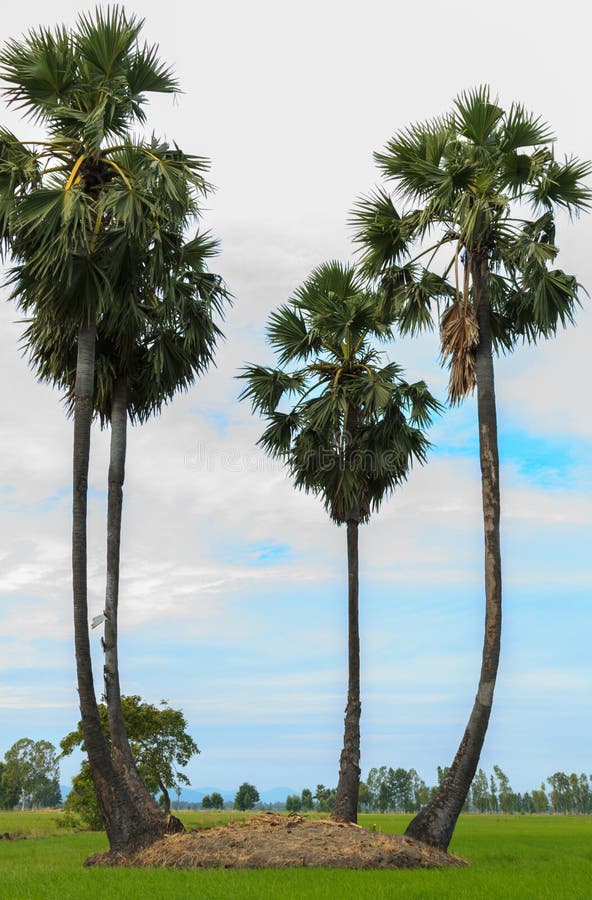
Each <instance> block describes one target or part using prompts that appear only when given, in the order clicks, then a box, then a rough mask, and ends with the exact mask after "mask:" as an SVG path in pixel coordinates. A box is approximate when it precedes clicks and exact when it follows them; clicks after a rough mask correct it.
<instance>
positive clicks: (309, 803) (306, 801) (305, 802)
mask: <svg viewBox="0 0 592 900" xmlns="http://www.w3.org/2000/svg"><path fill="white" fill-rule="evenodd" d="M300 802H301V804H302V809H303V810H304V811H305V812H310V810H311V809H312V807H313V799H312V791H311V790H310V788H304V789H303V791H302V794H301V797H300Z"/></svg>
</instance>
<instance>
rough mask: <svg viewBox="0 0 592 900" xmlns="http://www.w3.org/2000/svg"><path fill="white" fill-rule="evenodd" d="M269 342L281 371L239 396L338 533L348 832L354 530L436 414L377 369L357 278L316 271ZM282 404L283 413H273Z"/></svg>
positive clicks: (339, 808)
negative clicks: (343, 591)
mask: <svg viewBox="0 0 592 900" xmlns="http://www.w3.org/2000/svg"><path fill="white" fill-rule="evenodd" d="M268 337H269V341H270V343H271V344H272V346H273V347H274V349H275V350H276V352H277V355H278V362H279V365H280V367H282V366H286V364H293V365H294V366H296V367H297V368H295V369H294V370H293V371H287V370H286V369H285V368H277V369H273V368H266V367H263V366H255V365H249V366H246V367H245V368H244V370H243V372H242V374H241V376H240V377H241V378H243V379H245V380H246V382H247V385H246V387H245V389H244V390H243V392H242V394H241V398H246V399H248V400H250V401H251V404H252V407H253V409H254V410H256V411H258V412H260V413H261V414H262V415H263V416H264V417H265V418H266V420H267V423H268V424H267V428H266V429H265V431H264V433H263V435H262V436H261V438H260V440H259V443H260V444H261V446H262V447H263V448H264V449H265V450H266V451H267V452H268V453H269V454H270V455H272V456H274V457H277V458H280V459H283V460H284V461H285V462H286V464H287V467H288V471H289V473H290V475H291V477H292V478H293V479H294V483H295V485H296V486H297V487H298V488H301V489H303V490H305V491H307V492H311V493H313V494H315V495H317V496H319V497H320V498H321V499H322V501H323V504H324V506H325V509H326V510H327V512H328V513H329V515H330V517H331V519H332V520H333V521H334V522H336V523H337V524H338V525H341V524H345V525H346V529H347V565H348V691H347V706H346V710H345V727H344V738H343V750H342V752H341V758H340V765H339V783H338V786H337V794H336V799H335V808H334V812H333V818H334V819H336V820H337V821H342V822H356V821H357V808H358V792H359V784H360V712H361V703H360V639H359V623H358V592H359V582H358V530H359V526H360V524H363V523H365V522H367V521H368V520H369V518H370V515H371V513H372V512H373V511H376V510H378V508H379V507H380V505H381V503H382V501H383V500H384V498H385V497H386V496H387V495H388V494H389V493H390V492H391V491H392V490H394V488H395V487H396V486H397V485H399V484H401V482H403V481H404V480H405V479H406V478H407V475H408V473H409V470H410V468H411V465H412V463H413V461H414V460H417V461H419V462H423V461H424V460H425V457H426V451H427V448H428V446H429V445H428V441H427V439H426V437H425V435H424V433H423V431H422V428H424V427H425V426H426V425H428V424H429V422H430V417H431V414H432V413H433V412H435V411H436V410H438V409H439V404H438V403H437V401H436V400H434V398H433V397H432V396H431V394H430V393H429V392H428V390H427V388H426V385H425V383H424V382H423V381H420V382H417V383H415V384H408V383H407V382H406V381H404V380H403V378H402V373H401V369H400V368H399V366H397V365H396V364H395V363H386V364H382V359H381V356H382V354H380V353H379V352H378V351H377V350H376V349H375V347H374V346H373V341H384V340H388V339H389V338H390V337H391V330H390V327H389V325H388V321H387V318H386V316H385V313H384V310H383V309H382V308H381V306H380V305H377V302H376V296H375V295H374V294H373V293H372V292H370V291H368V290H367V289H365V288H364V286H363V282H362V280H361V279H360V277H359V276H358V275H357V273H356V272H355V270H354V269H353V268H351V267H348V266H342V265H341V264H339V263H337V262H331V263H326V264H324V265H321V266H320V267H319V268H317V269H315V270H314V271H313V272H312V274H311V275H310V277H309V278H308V279H307V280H306V281H305V282H304V284H303V285H302V287H300V288H299V289H298V290H297V292H296V294H295V296H294V298H293V299H292V300H291V301H290V302H289V303H288V304H287V305H284V306H282V307H280V309H279V310H278V311H277V312H275V313H272V315H271V317H270V320H269V326H268ZM286 404H287V405H288V406H291V409H289V411H284V409H282V408H281V407H285V405H286Z"/></svg>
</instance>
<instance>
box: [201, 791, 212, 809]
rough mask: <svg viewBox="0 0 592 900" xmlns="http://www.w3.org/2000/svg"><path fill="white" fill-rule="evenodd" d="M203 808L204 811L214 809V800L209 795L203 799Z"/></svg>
mask: <svg viewBox="0 0 592 900" xmlns="http://www.w3.org/2000/svg"><path fill="white" fill-rule="evenodd" d="M201 808H202V809H211V808H212V798H211V797H210V795H209V794H206V795H205V796H204V797H202V800H201Z"/></svg>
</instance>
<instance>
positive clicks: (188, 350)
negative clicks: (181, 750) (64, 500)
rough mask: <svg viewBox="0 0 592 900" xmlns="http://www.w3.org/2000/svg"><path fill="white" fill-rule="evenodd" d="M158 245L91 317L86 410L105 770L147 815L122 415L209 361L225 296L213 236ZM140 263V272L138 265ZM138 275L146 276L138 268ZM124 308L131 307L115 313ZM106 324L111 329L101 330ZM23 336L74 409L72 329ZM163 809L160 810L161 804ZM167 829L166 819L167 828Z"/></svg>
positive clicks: (137, 414)
mask: <svg viewBox="0 0 592 900" xmlns="http://www.w3.org/2000/svg"><path fill="white" fill-rule="evenodd" d="M162 231H163V234H164V235H165V236H166V241H165V243H166V246H167V253H166V255H165V258H164V259H163V265H161V266H160V268H159V282H160V283H157V282H156V280H155V277H154V273H153V272H152V271H151V261H152V259H151V258H152V253H151V251H146V250H145V249H144V254H143V255H142V253H141V252H140V251H141V248H135V252H133V253H130V254H129V255H130V264H129V265H128V266H127V267H126V268H125V270H124V272H125V277H122V278H121V279H120V281H119V282H118V283H117V285H112V288H113V290H114V292H115V293H116V295H117V304H116V310H117V311H119V312H115V313H113V314H112V315H106V316H104V317H103V318H102V319H101V320H99V321H98V323H97V342H96V353H95V368H96V378H95V389H94V401H93V402H94V409H95V414H96V416H97V418H99V420H100V422H101V424H102V425H103V426H105V425H107V424H109V425H110V427H111V451H110V464H109V476H108V503H107V589H106V598H105V639H104V641H103V648H104V654H105V666H104V672H105V699H106V708H107V714H108V721H109V730H110V736H111V740H110V745H111V750H112V757H113V763H114V767H115V770H116V771H117V772H118V773H119V774H121V776H122V777H123V779H124V781H125V783H126V785H127V787H128V789H129V791H130V793H131V795H132V797H133V799H134V801H135V802H136V804H137V805H139V806H140V807H141V808H142V809H144V810H146V814H147V815H150V814H151V815H152V816H154V815H155V814H156V815H157V816H160V809H159V808H158V807H157V806H156V804H155V802H154V800H153V798H152V796H151V795H150V794H149V793H148V791H147V790H146V788H145V786H144V784H143V782H142V780H141V778H140V776H139V775H138V772H137V769H136V765H135V761H134V757H133V754H132V751H131V749H130V744H129V741H128V739H127V733H126V727H125V720H124V714H123V708H122V703H121V689H120V678H119V663H118V646H117V634H118V624H117V623H118V605H119V604H118V600H119V564H120V543H121V518H122V503H123V482H124V477H125V457H126V443H127V436H126V435H127V423H128V420H129V421H131V422H132V424H133V423H143V422H145V421H146V420H147V419H148V417H149V416H150V415H153V414H155V413H158V412H159V411H160V409H161V408H162V405H163V404H164V403H167V402H168V401H169V400H171V399H172V397H173V396H174V395H175V393H177V392H178V391H180V390H187V389H188V388H189V387H191V385H192V384H193V383H194V381H195V378H196V377H197V376H198V375H200V374H201V373H203V372H204V371H205V370H206V369H207V367H208V365H209V363H210V362H211V361H212V358H213V353H214V349H215V346H216V341H217V339H218V338H219V337H220V335H221V332H220V329H219V328H218V326H217V324H216V323H215V321H214V318H215V316H222V313H223V301H224V299H225V298H226V297H227V292H226V289H225V287H224V285H223V283H222V281H221V279H220V278H219V277H218V276H216V275H214V274H213V273H210V272H208V271H207V269H206V267H205V261H206V259H207V258H208V257H209V256H211V255H213V254H214V253H215V252H216V242H215V241H212V240H211V239H210V238H208V236H207V235H199V234H198V235H197V236H196V237H195V238H194V239H193V240H192V241H190V242H186V243H184V242H183V240H182V235H180V234H179V233H176V232H175V230H174V229H171V228H169V229H168V230H167V231H166V232H164V229H163V230H162ZM148 265H150V269H149V271H148V273H147V271H146V269H147V266H148ZM147 274H148V275H149V276H150V277H147ZM128 307H129V308H130V309H132V310H133V311H134V313H135V314H134V315H133V316H131V315H127V316H123V317H122V316H121V314H120V313H121V310H122V309H126V308H128ZM109 329H111V333H109ZM24 343H25V346H26V347H27V349H28V351H29V355H30V358H31V362H32V364H33V367H34V369H35V370H36V372H37V374H38V376H39V377H40V379H42V380H45V381H49V382H51V383H52V384H54V385H55V386H57V387H58V388H60V389H61V390H63V391H65V399H66V405H67V409H68V412H69V414H72V413H73V411H74V405H73V403H74V395H75V380H76V329H75V327H73V326H72V325H69V326H66V327H64V326H62V327H60V325H59V323H48V321H47V319H46V318H40V319H34V320H33V321H32V322H31V323H30V324H29V326H28V328H27V330H26V332H25V334H24ZM167 811H168V810H167ZM169 830H170V828H169Z"/></svg>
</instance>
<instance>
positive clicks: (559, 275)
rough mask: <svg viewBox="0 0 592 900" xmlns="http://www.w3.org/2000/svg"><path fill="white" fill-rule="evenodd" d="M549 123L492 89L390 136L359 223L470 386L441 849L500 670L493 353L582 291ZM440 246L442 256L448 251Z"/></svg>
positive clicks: (567, 172) (425, 827) (561, 313)
mask: <svg viewBox="0 0 592 900" xmlns="http://www.w3.org/2000/svg"><path fill="white" fill-rule="evenodd" d="M553 140H554V138H553V135H552V133H551V131H550V129H549V127H548V126H547V125H546V124H545V123H544V122H543V121H541V119H540V118H537V117H535V116H533V115H531V114H530V113H528V112H526V111H525V109H524V108H523V107H522V106H521V105H519V104H513V105H512V106H511V107H510V109H509V111H505V110H503V109H502V108H501V107H500V106H499V105H498V103H497V101H496V100H495V99H492V98H491V96H490V92H489V89H488V88H487V87H481V88H478V89H476V90H472V91H469V92H467V93H464V94H462V95H460V97H458V99H457V100H456V101H455V103H454V107H453V110H452V112H451V113H449V114H448V115H445V116H443V117H440V118H435V119H432V120H430V121H428V122H425V123H421V124H417V125H412V126H411V127H410V128H408V129H407V130H405V131H401V132H399V133H397V134H396V135H395V136H394V137H393V138H392V140H390V141H389V143H388V144H387V146H386V148H385V150H384V152H383V153H377V154H376V155H375V158H376V161H377V163H378V166H379V168H380V169H381V170H382V172H383V173H384V175H385V178H386V179H387V180H388V181H389V182H392V183H394V198H395V200H396V201H398V202H400V203H401V204H402V205H403V209H402V210H401V211H399V210H398V209H397V208H396V206H395V202H394V200H393V198H392V197H391V195H390V194H389V193H388V192H387V191H386V190H379V191H378V192H377V193H375V194H373V195H371V196H370V197H368V198H365V199H363V200H361V201H360V202H359V203H358V205H357V208H356V211H355V213H354V217H353V220H354V225H355V227H356V229H357V240H358V241H359V243H360V244H361V248H362V254H363V265H364V267H365V270H366V272H367V274H368V275H369V276H370V277H371V278H372V279H373V280H374V281H375V282H377V283H378V284H379V285H380V288H381V290H382V291H383V292H384V294H385V295H386V296H387V297H388V298H389V299H390V302H391V303H392V304H393V310H394V313H395V316H396V321H397V325H398V328H399V329H400V331H401V332H402V333H411V334H413V333H415V332H417V331H419V330H421V329H424V328H430V327H433V324H434V319H435V318H437V316H438V313H440V316H439V324H440V333H441V352H442V357H443V359H444V360H445V361H447V362H448V365H449V368H450V382H449V400H450V402H451V403H459V402H461V401H462V400H463V399H464V398H465V397H466V396H468V395H469V394H471V393H472V391H473V389H474V388H475V387H476V388H477V414H478V424H479V446H480V460H481V475H482V496H483V520H484V536H485V601H486V603H485V638H484V644H483V659H482V666H481V673H480V677H479V687H478V691H477V696H476V698H475V703H474V706H473V709H472V712H471V715H470V718H469V721H468V724H467V727H466V730H465V733H464V735H463V738H462V741H461V743H460V746H459V748H458V752H457V754H456V756H455V758H454V761H453V763H452V765H451V766H450V768H449V770H448V773H447V775H446V777H445V779H444V781H443V783H442V785H441V787H440V788H439V790H438V791H437V793H436V795H435V796H434V798H433V799H432V800H431V801H430V802H429V803H428V804H427V806H426V807H424V808H423V809H422V810H421V811H420V813H419V814H418V815H417V816H416V817H415V818H414V820H413V821H412V822H411V824H410V825H409V827H408V829H407V834H409V835H410V836H412V837H415V838H418V839H420V840H423V841H426V842H427V843H430V844H434V845H436V846H439V847H442V848H444V849H446V848H447V847H448V844H449V842H450V839H451V837H452V833H453V831H454V827H455V824H456V821H457V818H458V815H459V812H460V810H461V809H462V806H463V803H464V800H465V797H466V795H467V792H468V789H469V786H470V784H471V781H472V779H473V775H474V774H475V771H476V768H477V764H478V762H479V756H480V753H481V748H482V746H483V741H484V738H485V733H486V730H487V725H488V721H489V716H490V712H491V706H492V701H493V692H494V687H495V681H496V676H497V670H498V662H499V651H500V637H501V620H502V581H501V556H500V528H499V522H500V497H499V458H498V446H497V422H496V403H495V390H494V368H493V356H494V354H496V353H500V352H507V351H510V350H512V349H513V348H514V347H515V346H516V344H517V343H518V342H520V341H528V342H531V343H536V342H537V341H539V340H540V339H541V338H548V337H551V336H553V335H554V334H555V333H556V331H557V329H558V327H559V326H560V325H562V326H565V325H566V324H567V323H571V322H573V319H574V310H575V307H576V306H577V304H578V287H579V286H578V284H577V282H576V279H575V278H574V277H572V276H571V275H567V274H565V273H564V272H563V271H561V270H560V269H557V268H553V264H554V261H555V258H556V256H557V253H558V250H557V246H556V244H555V221H554V211H555V209H563V210H567V212H568V213H569V214H570V215H573V214H577V213H578V212H579V211H580V210H581V209H583V208H586V207H588V206H589V204H590V199H591V193H590V190H589V189H588V188H587V187H586V186H585V184H584V179H585V178H586V176H587V175H588V174H589V173H590V172H591V171H592V169H591V166H590V164H589V163H586V162H580V161H579V160H577V159H575V158H570V159H566V160H564V161H563V162H560V161H557V160H556V159H555V157H554V154H553V149H552V143H553ZM447 248H448V251H449V252H448V255H446V249H447Z"/></svg>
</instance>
